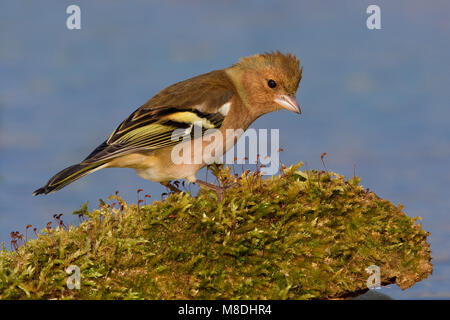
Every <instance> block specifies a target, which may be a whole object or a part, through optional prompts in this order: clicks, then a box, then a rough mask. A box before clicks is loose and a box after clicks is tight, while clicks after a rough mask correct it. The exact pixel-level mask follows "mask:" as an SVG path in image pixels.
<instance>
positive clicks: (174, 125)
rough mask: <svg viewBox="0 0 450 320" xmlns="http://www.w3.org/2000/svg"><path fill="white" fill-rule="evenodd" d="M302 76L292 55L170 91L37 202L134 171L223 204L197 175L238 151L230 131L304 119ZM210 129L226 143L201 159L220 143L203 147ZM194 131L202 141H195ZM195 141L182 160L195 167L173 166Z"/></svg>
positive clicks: (269, 56) (52, 183)
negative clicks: (204, 191)
mask: <svg viewBox="0 0 450 320" xmlns="http://www.w3.org/2000/svg"><path fill="white" fill-rule="evenodd" d="M302 69H303V68H300V62H299V61H298V60H297V58H296V57H295V56H294V55H291V54H282V53H281V52H279V51H278V52H272V53H264V54H257V55H254V56H249V57H245V58H241V60H240V61H239V62H238V63H237V64H235V65H233V66H231V67H229V68H226V69H221V70H215V71H211V72H209V73H205V74H202V75H199V76H196V77H193V78H191V79H188V80H185V81H181V82H178V83H176V84H173V85H171V86H169V87H167V88H165V89H163V90H161V91H160V92H159V93H157V94H156V95H154V96H153V97H152V98H151V99H150V100H148V101H147V102H146V103H145V104H144V105H142V106H141V107H140V108H139V109H137V110H136V111H135V112H133V113H132V114H131V115H130V116H129V117H128V118H127V119H126V120H125V121H123V122H122V123H121V124H120V125H119V127H118V128H117V129H116V130H114V132H113V133H112V134H111V135H110V136H109V138H108V139H107V140H106V141H105V142H103V143H102V144H101V145H99V146H98V147H97V148H96V149H95V150H94V151H93V152H92V153H91V154H89V155H88V156H87V158H86V159H84V160H83V161H82V162H80V163H79V164H75V165H73V166H70V167H68V168H66V169H64V170H62V171H61V172H59V173H57V174H56V175H55V176H53V177H52V178H51V179H50V180H49V181H48V183H47V184H46V185H45V186H44V187H42V188H39V189H38V190H36V191H35V192H34V193H33V195H38V194H48V193H51V192H54V191H57V190H59V189H61V188H63V187H65V186H66V185H68V184H69V183H72V182H73V181H75V180H77V179H79V178H81V177H83V176H85V175H87V174H89V173H92V172H94V171H97V170H99V169H103V168H112V167H115V168H133V169H135V170H136V173H137V174H138V175H139V176H141V177H142V178H144V179H148V180H151V181H154V182H160V183H161V184H163V185H164V186H166V187H168V188H170V189H171V190H172V191H178V190H177V188H176V187H175V186H173V185H172V184H170V181H171V180H177V179H186V180H188V181H189V182H197V183H199V184H200V185H203V186H205V187H208V188H211V189H214V190H216V191H217V192H218V196H219V195H220V194H219V193H221V192H222V191H223V189H222V188H221V187H218V186H215V185H211V184H209V183H207V182H204V181H201V180H199V179H197V178H196V173H197V171H199V170H200V169H201V168H203V167H204V166H205V165H207V164H208V162H209V163H210V162H211V157H212V156H213V157H216V156H220V155H221V154H223V153H225V152H226V151H227V149H228V148H230V147H232V146H233V145H234V144H235V143H236V141H237V139H238V136H234V137H233V136H232V137H231V138H230V137H227V134H226V132H227V129H234V130H238V129H242V130H246V129H247V128H248V127H249V126H250V124H251V123H252V122H253V121H255V120H256V119H257V118H259V117H260V116H262V115H263V114H266V113H268V112H272V111H277V110H280V109H283V108H284V109H287V110H289V111H293V112H296V113H301V111H300V107H299V105H298V103H297V101H296V98H295V95H296V92H297V89H298V86H299V83H300V80H301V78H302ZM208 129H217V130H219V132H220V133H221V134H222V137H223V140H222V141H221V143H222V144H221V146H222V147H221V150H220V152H218V153H215V154H212V155H206V154H203V153H204V150H205V149H207V148H205V147H207V146H208V145H210V144H211V143H212V144H214V143H218V141H208V139H205V137H206V136H207V135H208V132H209V130H208ZM196 130H198V131H200V132H201V135H200V137H198V136H194V135H193V133H194V132H196ZM242 130H241V131H242ZM198 131H197V132H198ZM196 139H201V146H202V147H203V148H202V149H198V148H195V147H194V148H192V149H191V150H193V151H192V152H191V154H183V156H184V157H185V158H183V159H189V160H192V161H184V162H183V163H177V162H175V161H173V155H174V148H176V147H178V148H179V147H180V146H183V145H181V144H185V145H186V144H190V145H192V146H193V145H194V144H195V142H196ZM211 140H212V139H211ZM183 152H185V149H183ZM199 152H200V153H202V154H201V155H199V154H196V153H199ZM198 156H199V157H198ZM196 157H197V158H196ZM194 158H196V159H198V158H200V159H201V161H194V160H195V159H194Z"/></svg>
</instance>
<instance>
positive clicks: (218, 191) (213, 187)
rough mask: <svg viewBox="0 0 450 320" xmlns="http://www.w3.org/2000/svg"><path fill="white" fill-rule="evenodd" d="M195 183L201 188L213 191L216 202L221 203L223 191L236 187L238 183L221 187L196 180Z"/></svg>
mask: <svg viewBox="0 0 450 320" xmlns="http://www.w3.org/2000/svg"><path fill="white" fill-rule="evenodd" d="M195 183H198V184H199V185H200V186H201V187H204V188H206V189H210V190H213V191H215V192H216V195H217V202H222V200H223V194H224V192H225V190H227V189H229V188H232V187H235V186H237V185H238V183H231V184H229V185H227V186H223V187H221V186H216V185H215V184H212V183H209V182H206V181H202V180H198V179H197V180H196V181H195Z"/></svg>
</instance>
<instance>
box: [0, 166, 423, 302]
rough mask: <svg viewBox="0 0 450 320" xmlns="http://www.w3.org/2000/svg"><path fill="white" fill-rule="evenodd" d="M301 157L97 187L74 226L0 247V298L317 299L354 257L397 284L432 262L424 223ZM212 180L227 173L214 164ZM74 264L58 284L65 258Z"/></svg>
mask: <svg viewBox="0 0 450 320" xmlns="http://www.w3.org/2000/svg"><path fill="white" fill-rule="evenodd" d="M300 167H301V164H298V165H295V166H291V167H289V168H286V169H284V170H283V173H282V174H280V175H279V176H274V177H272V178H268V179H262V178H261V177H260V175H259V174H257V173H253V172H252V173H246V174H243V175H242V176H240V177H239V178H238V179H237V181H238V182H239V186H236V187H233V188H230V189H228V190H227V191H226V193H225V196H224V199H223V201H222V202H221V203H218V202H217V200H216V196H215V193H214V192H212V191H208V190H201V191H200V192H199V194H198V196H197V197H192V196H190V195H189V194H186V193H181V194H171V195H170V196H168V197H167V198H166V199H165V200H163V201H155V202H153V203H152V204H151V205H148V206H141V207H140V208H138V207H137V206H136V205H128V204H126V203H125V202H124V201H123V200H122V199H121V198H120V197H119V196H117V195H114V196H111V197H110V198H109V200H110V201H111V202H116V203H119V204H120V205H116V206H115V207H112V206H109V205H107V204H105V203H104V202H103V201H101V202H100V207H99V209H97V210H93V211H91V212H89V211H88V209H87V206H86V205H85V206H84V207H82V208H81V209H80V210H78V211H76V212H75V213H76V214H83V215H84V216H87V217H88V219H87V220H85V221H83V222H82V223H81V224H80V225H79V226H77V227H74V226H69V228H68V229H67V230H66V229H63V228H59V227H58V228H56V229H50V230H47V229H44V230H43V231H41V233H40V234H39V236H38V238H37V239H35V240H30V241H28V242H27V243H26V244H24V245H22V246H21V247H20V248H19V249H18V250H17V251H13V252H9V251H6V250H5V249H3V250H2V251H1V253H0V298H1V299H27V298H32V299H36V298H37V299H51V298H57V299H72V298H83V299H324V298H338V297H343V296H347V295H349V294H350V295H351V294H354V293H358V292H362V291H364V290H365V289H367V287H366V279H367V278H368V276H369V275H368V274H367V272H366V268H367V267H368V266H370V265H377V266H379V267H380V270H381V280H382V283H384V284H387V283H397V284H398V285H399V286H400V287H401V288H402V289H405V288H407V287H409V286H411V285H413V284H414V283H415V282H417V281H420V280H422V279H423V278H426V277H427V276H428V275H429V274H430V273H431V270H432V266H431V264H430V259H431V258H430V248H429V245H428V243H427V242H426V237H427V236H428V233H427V232H425V231H424V230H422V228H421V226H420V225H418V224H416V219H412V218H410V217H408V216H406V215H405V214H404V213H403V212H402V207H401V206H400V205H399V206H394V205H393V204H392V203H391V202H389V201H387V200H383V199H380V198H379V197H377V196H376V195H375V194H374V193H372V192H369V191H368V190H364V188H363V187H362V186H360V185H359V182H360V179H359V178H357V177H353V178H351V179H349V180H345V178H344V177H343V176H341V175H338V174H336V173H332V172H329V173H327V172H323V171H322V172H318V171H315V170H311V171H300V170H299V168H300ZM215 174H216V175H217V176H218V178H219V180H220V181H221V182H222V183H230V182H231V181H233V180H234V179H235V178H234V176H233V175H231V174H230V168H222V169H220V170H216V171H215ZM69 265H77V266H79V267H80V269H81V289H80V290H69V289H68V288H67V286H66V280H67V277H68V275H67V274H66V272H65V269H66V268H67V267H68V266H69Z"/></svg>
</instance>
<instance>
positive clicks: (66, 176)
mask: <svg viewBox="0 0 450 320" xmlns="http://www.w3.org/2000/svg"><path fill="white" fill-rule="evenodd" d="M104 165H105V162H100V163H98V162H96V163H79V164H75V165H73V166H70V167H68V168H66V169H64V170H62V171H60V172H58V173H57V174H55V175H54V176H53V177H52V178H51V179H50V180H49V181H48V182H47V184H46V185H45V186H43V187H42V188H39V189H37V190H36V191H34V192H33V196H37V195H39V194H48V193H51V192H55V191H57V190H59V189H62V188H64V187H65V186H67V185H68V184H69V183H72V182H74V181H75V180H78V179H80V178H81V177H84V176H85V175H87V174H89V173H92V172H94V171H97V170H99V169H102V168H103V167H104Z"/></svg>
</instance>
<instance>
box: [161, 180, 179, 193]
mask: <svg viewBox="0 0 450 320" xmlns="http://www.w3.org/2000/svg"><path fill="white" fill-rule="evenodd" d="M161 184H162V185H163V186H164V187H166V188H168V189H169V190H170V191H171V192H172V193H180V192H182V191H181V190H180V189H178V188H177V187H175V186H174V185H173V184H171V183H170V182H161Z"/></svg>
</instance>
